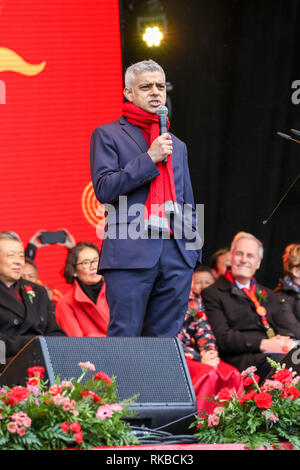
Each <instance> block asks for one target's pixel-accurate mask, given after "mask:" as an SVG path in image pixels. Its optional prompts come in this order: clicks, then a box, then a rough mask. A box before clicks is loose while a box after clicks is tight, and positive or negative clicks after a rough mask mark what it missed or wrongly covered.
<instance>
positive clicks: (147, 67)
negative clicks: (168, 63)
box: [125, 59, 166, 88]
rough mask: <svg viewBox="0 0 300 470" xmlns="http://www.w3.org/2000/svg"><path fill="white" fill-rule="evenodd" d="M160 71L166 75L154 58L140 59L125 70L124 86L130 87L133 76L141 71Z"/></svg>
mask: <svg viewBox="0 0 300 470" xmlns="http://www.w3.org/2000/svg"><path fill="white" fill-rule="evenodd" d="M157 71H158V72H161V73H162V74H163V75H164V77H166V75H165V72H164V69H163V68H162V67H161V66H160V65H159V64H158V63H157V62H155V61H154V60H152V59H149V60H142V61H141V62H137V63H135V64H132V65H130V66H129V67H128V68H127V70H126V72H125V86H126V88H132V86H133V83H134V80H135V76H136V75H138V74H139V73H142V72H157Z"/></svg>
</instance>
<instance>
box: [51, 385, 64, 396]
mask: <svg viewBox="0 0 300 470" xmlns="http://www.w3.org/2000/svg"><path fill="white" fill-rule="evenodd" d="M61 392H62V388H61V387H59V386H58V385H51V387H49V390H48V393H50V395H58V394H59V393H61Z"/></svg>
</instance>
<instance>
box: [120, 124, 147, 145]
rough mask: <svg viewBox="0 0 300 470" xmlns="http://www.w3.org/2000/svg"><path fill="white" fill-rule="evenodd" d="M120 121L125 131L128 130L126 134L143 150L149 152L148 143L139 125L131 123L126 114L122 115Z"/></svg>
mask: <svg viewBox="0 0 300 470" xmlns="http://www.w3.org/2000/svg"><path fill="white" fill-rule="evenodd" d="M119 123H120V124H121V126H122V129H123V131H124V132H126V134H127V135H128V136H129V137H130V138H131V139H132V140H134V141H135V143H136V144H137V145H138V146H139V148H140V149H141V151H142V152H147V150H148V144H147V142H146V140H145V137H144V136H143V134H142V132H141V131H140V129H139V128H138V127H137V126H133V125H132V124H130V122H129V121H127V119H126V118H125V117H124V116H121V117H120V119H119Z"/></svg>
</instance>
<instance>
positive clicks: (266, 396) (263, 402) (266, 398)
mask: <svg viewBox="0 0 300 470" xmlns="http://www.w3.org/2000/svg"><path fill="white" fill-rule="evenodd" d="M254 401H255V403H256V406H257V407H258V408H265V409H268V408H270V407H271V406H272V403H273V402H272V395H271V394H270V393H266V392H261V393H257V394H256V395H255V397H254Z"/></svg>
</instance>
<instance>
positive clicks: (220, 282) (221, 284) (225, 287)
mask: <svg viewBox="0 0 300 470" xmlns="http://www.w3.org/2000/svg"><path fill="white" fill-rule="evenodd" d="M256 284H257V283H256ZM215 285H216V287H217V288H218V289H220V290H221V291H229V292H231V294H233V295H239V296H241V297H246V298H248V296H247V295H246V294H245V292H244V291H243V290H242V289H240V288H239V287H238V286H237V285H236V284H233V283H232V282H230V281H228V279H226V277H224V276H223V275H221V276H220V277H219V278H218V279H217V280H216V282H215Z"/></svg>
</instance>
